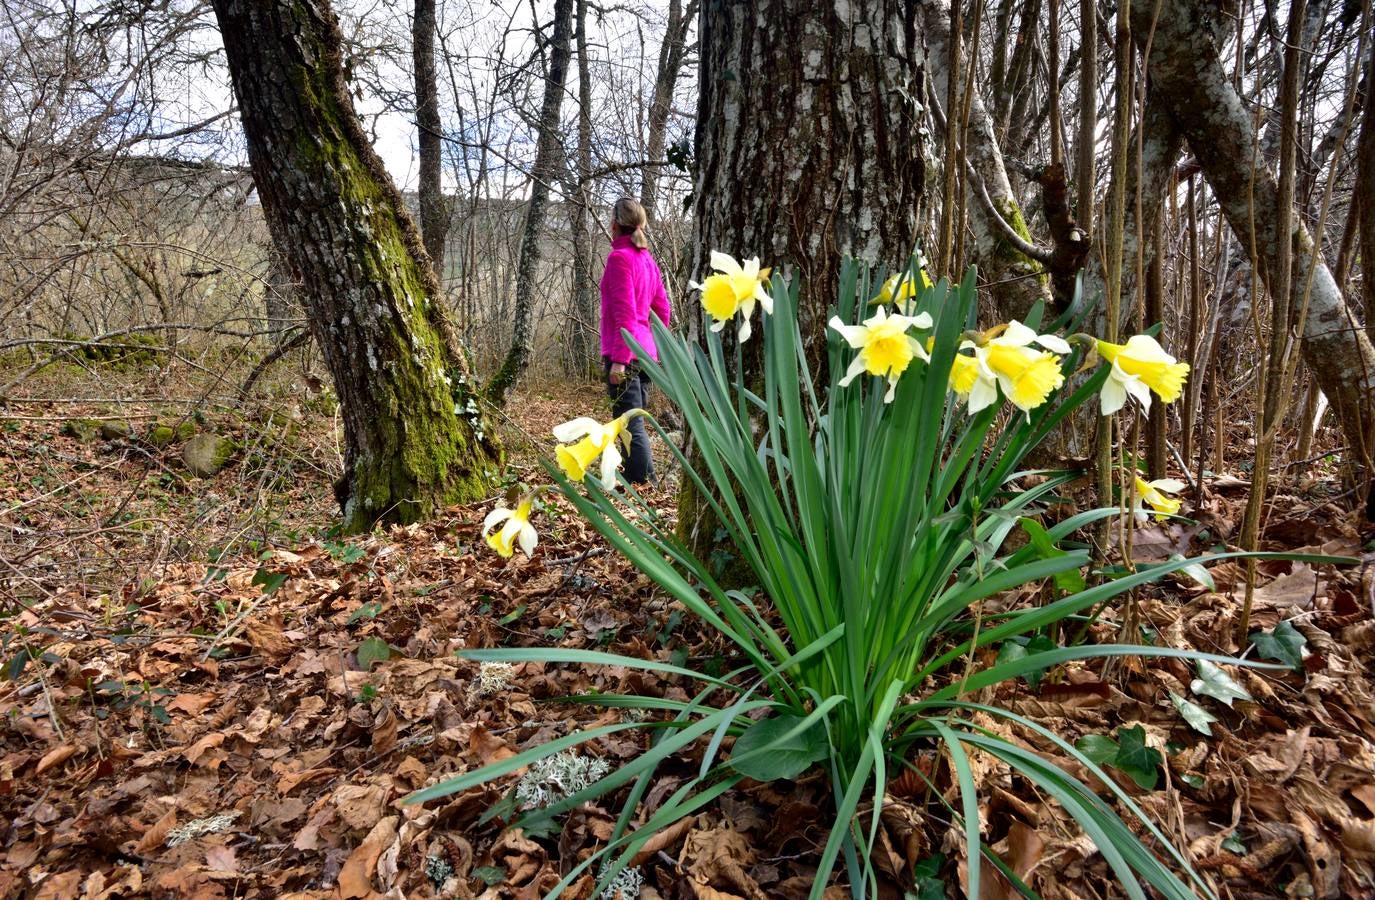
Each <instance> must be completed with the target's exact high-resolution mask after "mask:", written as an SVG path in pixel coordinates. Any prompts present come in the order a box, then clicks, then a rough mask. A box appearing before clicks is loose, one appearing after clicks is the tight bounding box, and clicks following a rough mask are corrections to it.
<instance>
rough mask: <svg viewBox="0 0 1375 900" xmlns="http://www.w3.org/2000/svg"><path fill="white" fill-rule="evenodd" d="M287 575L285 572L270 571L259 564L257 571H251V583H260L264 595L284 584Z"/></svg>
mask: <svg viewBox="0 0 1375 900" xmlns="http://www.w3.org/2000/svg"><path fill="white" fill-rule="evenodd" d="M287 577H288V576H287V574H286V573H285V572H278V573H272V572H269V571H268V570H267V569H266V568H265V567H263V566H259V567H258V571H256V572H254V573H253V582H252V583H253V584H258V585H262V588H263V596H264V597H266V596H267V595H268V594H270V593H272V592H273V591H275V590H277V588H279V587H281V586H282V585H284V584H286V580H287Z"/></svg>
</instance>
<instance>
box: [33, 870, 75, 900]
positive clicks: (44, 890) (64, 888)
mask: <svg viewBox="0 0 1375 900" xmlns="http://www.w3.org/2000/svg"><path fill="white" fill-rule="evenodd" d="M79 884H81V870H80V869H72V870H71V871H70V872H59V873H58V874H56V875H49V876H48V877H47V878H45V879H43V882H42V883H41V884H39V886H38V892H37V893H36V894H34V895H33V900H68V898H70V897H75V896H76V892H77V885H79Z"/></svg>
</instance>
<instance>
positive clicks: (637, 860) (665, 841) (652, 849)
mask: <svg viewBox="0 0 1375 900" xmlns="http://www.w3.org/2000/svg"><path fill="white" fill-rule="evenodd" d="M696 824H697V820H696V819H694V818H693V817H691V816H689V817H688V818H686V819H679V820H678V821H677V822H675V823H673V824H672V825H670V826H668V827H667V828H664V829H662V830H661V831H659V832H658V833H656V834H655V835H654V837H652V838H650V839H649V840H647V841H645V845H644V846H643V847H641V848H640V852H639V853H636V854H635V856H634V857H633V858H632V859H631V860H630V865H631V866H639V865H643V864H644V863H645V861H646V860H648V859H649V858H650V857H651V856H653V855H654V854H656V853H658V852H659V851H660V850H667V849H668V848H669V847H672V846H673V845H674V844H676V843H678V841H680V840H681V839H682V837H683V835H685V834H687V833H688V832H689V831H691V830H692V827H693V826H694V825H696Z"/></svg>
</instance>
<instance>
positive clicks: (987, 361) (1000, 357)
mask: <svg viewBox="0 0 1375 900" xmlns="http://www.w3.org/2000/svg"><path fill="white" fill-rule="evenodd" d="M990 333H993V332H990ZM1032 344H1037V345H1039V346H1041V347H1043V348H1045V349H1044V350H1036V349H1034V348H1033V347H1032V346H1031V345H1032ZM960 349H962V350H964V349H972V350H973V351H974V362H975V364H976V366H977V373H976V374H975V375H974V377H973V378H972V379H971V378H970V375H969V374H968V373H967V372H965V371H961V373H960V374H961V379H962V381H963V383H968V384H969V390H968V391H967V394H968V397H969V414H970V415H974V414H975V413H977V412H979V411H981V410H983V409H984V408H986V407H988V406H991V405H992V404H993V403H994V402H995V401H996V400H997V399H998V391H997V389H998V388H999V387H1001V388H1002V389H1003V395H1004V396H1005V397H1007V399H1008V401H1009V402H1011V403H1012V405H1013V406H1015V407H1017V408H1018V409H1020V410H1022V411H1023V412H1025V413H1026V414H1027V417H1028V418H1030V416H1031V411H1032V410H1033V409H1035V408H1036V407H1038V406H1040V405H1041V404H1042V403H1045V402H1046V398H1048V397H1049V396H1050V392H1051V391H1053V390H1055V389H1056V388H1058V387H1059V386H1060V385H1061V384H1063V383H1064V381H1065V376H1064V373H1063V372H1061V371H1060V357H1058V356H1056V355H1055V354H1057V353H1062V354H1063V353H1069V352H1070V346H1069V344H1068V343H1066V342H1065V340H1064V338H1061V337H1057V336H1056V335H1053V334H1037V333H1036V332H1035V331H1032V330H1031V329H1030V328H1028V327H1027V326H1025V325H1023V324H1022V323H1021V322H1018V321H1017V320H1016V319H1013V320H1012V321H1011V322H1009V323H1007V326H1006V327H1005V328H1001V329H999V330H998V331H997V334H996V336H994V337H988V338H985V339H984V340H982V341H979V342H975V341H965V342H964V343H963V344H962V345H960ZM1046 351H1052V352H1046ZM959 365H960V366H961V367H962V369H963V368H965V367H967V365H968V364H967V363H960V364H959ZM954 376H955V370H954V369H951V378H952V382H953V379H954ZM971 380H972V383H970V382H971ZM957 390H958V388H957Z"/></svg>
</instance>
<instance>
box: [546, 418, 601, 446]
mask: <svg viewBox="0 0 1375 900" xmlns="http://www.w3.org/2000/svg"><path fill="white" fill-rule="evenodd" d="M601 430H602V423H601V422H598V421H597V420H596V419H592V418H589V417H587V416H579V417H578V418H576V419H569V420H568V421H567V422H564V423H563V424H561V425H555V426H554V439H555V440H557V441H559V442H560V443H564V444H571V443H572V442H573V441H576V440H581V439H582V438H584V437H587V436H588V435H591V436H592V440H593V442H598V441H600V440H601V437H600V432H601Z"/></svg>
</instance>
